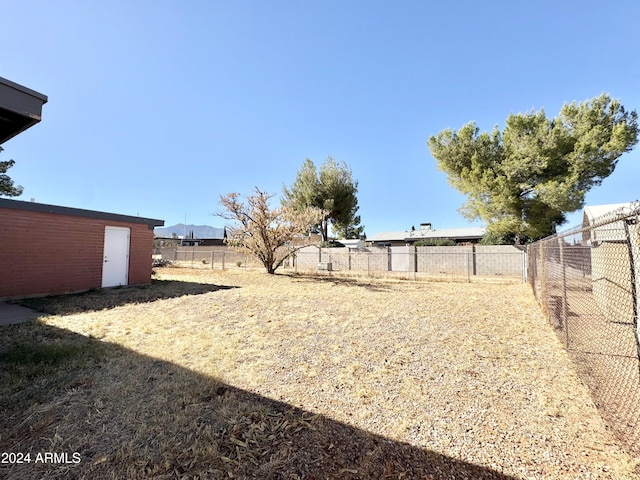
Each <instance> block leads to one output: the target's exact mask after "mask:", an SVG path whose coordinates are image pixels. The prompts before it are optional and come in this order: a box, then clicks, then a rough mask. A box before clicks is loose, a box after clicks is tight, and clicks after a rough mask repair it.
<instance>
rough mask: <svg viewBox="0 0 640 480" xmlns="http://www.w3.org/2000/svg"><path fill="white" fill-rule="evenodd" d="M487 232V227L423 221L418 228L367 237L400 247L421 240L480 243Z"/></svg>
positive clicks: (381, 243) (390, 245) (372, 240)
mask: <svg viewBox="0 0 640 480" xmlns="http://www.w3.org/2000/svg"><path fill="white" fill-rule="evenodd" d="M485 232H486V229H485V227H469V228H439V229H435V228H433V227H432V226H431V224H430V223H421V224H420V229H418V230H407V231H401V232H380V233H376V234H375V235H373V236H372V237H370V238H368V239H367V242H368V243H369V244H371V245H373V246H388V247H398V246H404V245H413V244H414V243H416V242H417V241H420V240H434V241H437V240H451V241H453V242H455V243H456V244H457V245H463V244H473V243H478V242H479V241H480V240H481V239H482V237H483V236H484V234H485Z"/></svg>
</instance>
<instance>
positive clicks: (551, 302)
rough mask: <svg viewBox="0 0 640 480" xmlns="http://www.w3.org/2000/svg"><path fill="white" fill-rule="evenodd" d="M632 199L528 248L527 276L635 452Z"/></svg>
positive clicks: (637, 278)
mask: <svg viewBox="0 0 640 480" xmlns="http://www.w3.org/2000/svg"><path fill="white" fill-rule="evenodd" d="M639 215H640V204H638V203H637V202H636V203H634V204H630V206H628V207H624V208H620V209H618V210H615V211H613V212H610V213H608V214H606V215H604V216H601V217H598V218H595V219H594V218H589V216H587V215H585V221H584V222H583V225H582V226H580V227H578V228H575V229H572V230H570V231H567V232H565V233H561V234H558V235H555V236H552V237H548V238H546V239H543V240H540V241H538V242H536V243H533V244H531V245H529V247H528V262H529V266H528V280H529V283H530V284H531V286H532V288H533V291H534V293H535V296H536V298H537V300H538V302H539V303H540V305H541V306H542V308H543V310H544V312H545V314H546V316H547V318H548V319H549V322H550V323H551V325H552V326H553V327H554V329H555V330H556V332H557V333H558V337H559V338H560V340H561V341H562V342H563V343H564V345H565V347H566V349H567V351H568V352H569V355H570V356H571V358H572V360H573V362H574V364H575V366H576V369H577V371H578V373H579V375H580V377H581V378H582V380H583V382H584V383H585V384H586V385H587V386H588V387H589V388H590V389H591V392H592V395H593V399H594V401H595V403H596V405H597V406H598V408H599V410H600V412H601V415H602V417H603V418H604V420H605V421H606V422H607V424H608V425H609V427H610V428H611V430H612V431H613V432H614V433H615V435H616V436H617V437H618V438H619V439H620V440H621V441H622V443H623V444H624V445H625V446H626V447H627V449H628V450H629V451H630V453H631V454H633V455H636V456H640V330H639V329H638V308H639V304H638V290H639V289H640V237H639V233H640V232H639V231H638V220H639Z"/></svg>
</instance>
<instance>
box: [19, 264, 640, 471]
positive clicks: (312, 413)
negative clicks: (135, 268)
mask: <svg viewBox="0 0 640 480" xmlns="http://www.w3.org/2000/svg"><path fill="white" fill-rule="evenodd" d="M157 277H158V278H159V279H164V280H176V279H179V280H181V281H186V282H191V283H192V284H193V285H202V284H215V285H223V286H230V287H239V288H229V289H223V290H215V291H208V292H207V291H206V290H205V291H204V292H202V293H199V294H197V295H186V296H178V297H175V298H162V299H159V300H157V301H154V302H151V303H149V302H141V303H136V304H126V305H118V306H115V307H114V308H111V309H108V310H95V311H90V312H80V310H82V309H80V308H78V309H77V311H78V313H76V311H72V312H70V313H64V312H62V313H59V314H58V315H54V316H52V317H48V318H47V319H46V320H44V321H45V322H46V324H47V325H50V326H52V327H59V328H64V329H68V330H71V331H73V332H77V333H80V334H82V335H84V336H87V335H91V336H92V337H95V338H97V339H99V340H102V341H108V342H112V343H114V344H117V345H119V346H121V347H124V348H125V349H127V351H133V352H136V354H139V355H142V356H144V358H154V359H157V360H159V361H165V362H168V363H170V364H171V365H176V366H179V367H180V368H181V369H184V370H186V371H189V372H195V373H197V374H198V375H200V376H202V377H214V378H215V379H216V381H218V382H220V384H222V385H224V386H225V390H224V391H223V392H225V391H226V389H228V393H225V395H224V398H229V399H230V400H229V401H234V402H241V401H245V400H246V399H247V398H248V397H247V395H248V396H250V397H251V398H260V399H264V401H265V402H267V403H268V402H272V401H273V402H276V404H277V405H280V406H282V405H285V406H287V408H289V409H290V410H288V412H289V413H287V414H286V415H289V416H292V417H291V418H289V417H287V418H289V420H287V421H290V422H291V423H292V424H295V425H296V428H294V429H292V430H287V432H288V433H287V437H286V442H285V444H286V446H287V447H286V448H287V450H286V453H281V455H280V459H279V461H278V462H276V461H275V456H274V454H273V451H271V450H270V452H271V453H270V454H269V455H270V456H268V457H265V454H264V453H261V454H258V453H255V452H254V453H251V452H250V450H251V448H250V446H251V444H252V442H254V443H255V448H256V449H257V448H258V445H261V447H260V448H263V449H266V448H267V447H265V444H264V441H275V440H273V439H272V440H269V438H270V437H269V436H268V435H267V436H265V437H264V438H266V439H267V440H260V441H258V440H257V438H258V437H256V436H255V435H258V434H257V433H255V432H258V431H264V429H265V428H266V430H267V431H270V430H269V428H268V425H269V422H267V421H266V420H265V418H266V417H264V416H263V417H261V420H259V421H258V420H255V421H254V420H250V421H248V422H249V423H248V424H247V425H249V426H247V427H246V428H245V427H243V430H242V432H243V433H242V435H240V434H238V436H237V437H234V438H235V439H236V440H238V441H240V443H241V444H240V445H238V446H237V447H236V449H238V450H236V451H235V453H233V452H231V453H227V454H226V455H225V456H224V458H227V459H228V460H229V462H228V465H230V467H229V468H228V469H227V470H226V471H227V474H228V475H230V476H235V477H236V478H261V477H262V478H354V479H355V478H363V479H364V478H452V479H455V478H499V479H513V478H515V479H596V478H597V479H633V478H638V475H637V471H638V470H637V464H638V459H634V458H631V457H630V456H629V455H627V454H626V453H625V452H624V451H623V450H622V449H621V448H620V447H619V446H618V445H617V444H616V443H615V441H614V440H613V437H612V436H611V435H610V433H609V432H608V431H607V430H606V428H605V426H604V423H603V421H602V419H601V418H600V416H599V415H598V412H597V410H596V408H595V406H594V404H593V401H592V400H591V398H590V396H589V393H588V391H587V389H586V388H585V386H584V385H583V384H582V383H581V382H580V380H579V379H578V377H577V375H576V373H575V370H574V368H573V366H572V364H571V362H570V360H569V358H568V356H567V354H566V353H565V351H564V350H563V348H562V346H561V344H560V343H559V341H558V340H557V339H556V337H555V334H554V332H553V331H552V329H551V327H549V325H548V324H547V322H546V321H545V320H544V318H543V316H542V314H541V312H540V310H539V308H538V306H537V304H536V303H535V300H534V298H533V295H532V293H531V291H530V289H529V287H528V286H526V285H522V284H508V285H505V284H478V283H473V284H465V283H426V282H413V281H397V280H396V281H394V280H390V279H386V280H368V281H367V280H363V279H360V280H353V279H348V278H338V277H330V276H327V277H301V276H290V275H276V276H269V275H266V274H263V273H258V272H250V271H249V272H235V273H234V272H219V271H205V270H201V271H196V270H189V269H158V274H157ZM45 307H46V306H45ZM50 308H53V309H54V310H55V308H54V307H51V306H50ZM54 313H55V312H54ZM95 388H96V389H98V388H99V387H98V386H96V387H95ZM218 393H220V391H218ZM102 394H103V395H105V393H104V391H102ZM243 399H244V400H243ZM132 401H133V400H132ZM261 401H262V400H261ZM169 403H171V402H169ZM291 407H292V408H291ZM278 408H279V409H276V410H277V411H278V412H282V411H283V410H282V408H280V407H278ZM113 414H114V415H117V413H115V412H114V413H113ZM283 415H284V414H283ZM238 418H239V420H238V419H236V422H235V423H234V425H236V427H237V426H238V425H240V424H242V422H245V423H246V422H247V420H246V418H253V417H251V415H244V417H238ZM242 418H245V420H242ZM269 418H270V417H269ZM260 425H267V427H263V430H260ZM278 425H279V427H278V428H280V430H283V429H285V430H286V428H285V427H282V425H283V424H282V422H280V423H278ZM307 426H308V428H307ZM61 428H62V426H61ZM230 428H231V427H230ZM233 428H235V427H233ZM233 428H231V430H233ZM238 428H239V427H238ZM273 428H276V427H273ZM176 429H178V427H177V426H176ZM251 432H253V433H251ZM251 435H254V437H252V436H251ZM277 435H280V434H277V433H272V434H271V437H273V438H276V437H277ZM62 436H64V435H62ZM280 436H281V437H282V435H280ZM283 438H284V437H283ZM250 439H253V440H251V441H249V440H250ZM85 441H89V442H90V441H91V440H90V439H89V440H85ZM157 448H159V449H160V450H162V448H163V447H162V446H158V447H157ZM283 448H284V447H283ZM264 451H266V450H264ZM279 451H280V452H282V450H279ZM243 458H244V463H243ZM265 458H270V459H271V460H270V463H269V465H271V467H269V468H271V470H269V468H267V466H265V462H266V460H265ZM251 459H253V460H251ZM250 460H251V461H252V462H255V463H256V464H258V465H254V466H251V465H252V463H250ZM233 462H236V463H233ZM108 463H109V462H106V464H108ZM247 465H249V467H250V468H249V467H248V466H247ZM265 469H266V470H265ZM211 471H213V470H211ZM216 471H218V472H220V471H222V470H216ZM200 472H204V470H200ZM634 472H636V473H634ZM196 477H197V476H196V475H193V476H192V477H189V478H196ZM16 478H18V477H16ZM157 478H170V476H168V477H159V476H158V477H157ZM185 478H186V477H185ZM201 478H217V477H216V476H215V475H214V476H212V477H207V476H206V475H203V476H202V477H201ZM227 478H228V477H227Z"/></svg>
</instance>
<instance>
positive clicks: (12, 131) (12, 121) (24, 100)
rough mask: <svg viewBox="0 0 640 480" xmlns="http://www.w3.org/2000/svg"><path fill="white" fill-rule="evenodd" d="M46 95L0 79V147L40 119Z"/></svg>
mask: <svg viewBox="0 0 640 480" xmlns="http://www.w3.org/2000/svg"><path fill="white" fill-rule="evenodd" d="M45 103H47V97H46V95H43V94H41V93H38V92H36V91H34V90H31V89H29V88H26V87H23V86H22V85H18V84H17V83H14V82H12V81H10V80H7V79H6V78H2V77H0V145H2V144H3V143H4V142H6V141H7V140H9V139H10V138H13V137H15V136H16V135H18V134H19V133H20V132H24V131H25V130H26V129H27V128H29V127H32V126H33V125H35V124H36V123H38V122H39V121H40V120H41V119H42V105H44V104H45Z"/></svg>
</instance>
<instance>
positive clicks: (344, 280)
mask: <svg viewBox="0 0 640 480" xmlns="http://www.w3.org/2000/svg"><path fill="white" fill-rule="evenodd" d="M285 275H289V276H290V277H291V278H292V279H293V281H294V282H316V283H319V284H333V285H344V286H347V287H357V288H364V289H366V290H370V291H373V292H386V291H389V289H390V286H389V281H390V280H393V278H385V279H384V281H382V282H371V281H368V279H366V278H364V279H362V278H354V277H346V276H337V275H331V274H313V273H293V274H285Z"/></svg>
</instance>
